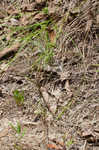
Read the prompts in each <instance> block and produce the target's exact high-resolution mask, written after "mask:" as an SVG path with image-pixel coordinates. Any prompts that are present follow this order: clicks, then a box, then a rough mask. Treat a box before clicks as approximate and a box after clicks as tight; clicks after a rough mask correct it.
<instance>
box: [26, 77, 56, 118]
mask: <svg viewBox="0 0 99 150" xmlns="http://www.w3.org/2000/svg"><path fill="white" fill-rule="evenodd" d="M26 78H27V79H28V80H29V81H30V82H33V83H34V84H35V85H36V87H37V89H38V91H39V94H40V97H41V98H43V102H44V104H45V107H46V108H47V109H48V111H49V112H50V113H51V114H52V116H54V114H53V112H52V111H51V110H50V106H49V105H48V104H47V102H46V100H45V98H44V96H43V94H42V91H41V87H40V84H39V83H37V81H33V80H31V79H30V78H29V77H26Z"/></svg>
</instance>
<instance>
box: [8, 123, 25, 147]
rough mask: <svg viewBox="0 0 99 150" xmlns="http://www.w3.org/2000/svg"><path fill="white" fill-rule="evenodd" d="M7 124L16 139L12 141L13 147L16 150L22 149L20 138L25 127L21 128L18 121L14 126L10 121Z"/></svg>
mask: <svg viewBox="0 0 99 150" xmlns="http://www.w3.org/2000/svg"><path fill="white" fill-rule="evenodd" d="M9 125H10V127H11V128H12V130H13V131H14V132H15V139H16V140H15V141H14V148H15V149H16V150H22V149H23V148H22V144H21V139H22V138H23V137H24V135H25V131H26V129H25V128H24V129H23V130H22V127H21V124H20V123H19V122H17V125H16V126H14V125H13V124H12V123H10V124H9Z"/></svg>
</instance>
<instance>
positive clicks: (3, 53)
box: [0, 43, 20, 59]
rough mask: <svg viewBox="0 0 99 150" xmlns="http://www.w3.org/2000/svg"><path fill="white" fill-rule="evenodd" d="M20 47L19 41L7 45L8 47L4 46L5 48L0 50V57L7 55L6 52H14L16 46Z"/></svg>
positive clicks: (16, 48)
mask: <svg viewBox="0 0 99 150" xmlns="http://www.w3.org/2000/svg"><path fill="white" fill-rule="evenodd" d="M19 47H20V44H19V43H15V44H14V45H12V46H11V47H9V48H7V47H6V48H5V49H3V50H2V51H0V59H1V58H2V57H4V56H5V55H7V54H8V53H10V52H13V51H14V52H16V51H17V50H18V48H19Z"/></svg>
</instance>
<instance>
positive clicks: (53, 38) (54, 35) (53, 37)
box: [48, 30, 56, 43]
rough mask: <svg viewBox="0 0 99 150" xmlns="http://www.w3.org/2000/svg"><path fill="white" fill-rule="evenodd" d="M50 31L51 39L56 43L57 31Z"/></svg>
mask: <svg viewBox="0 0 99 150" xmlns="http://www.w3.org/2000/svg"><path fill="white" fill-rule="evenodd" d="M48 33H49V38H50V41H51V42H52V43H55V39H56V34H55V31H54V30H49V31H48Z"/></svg>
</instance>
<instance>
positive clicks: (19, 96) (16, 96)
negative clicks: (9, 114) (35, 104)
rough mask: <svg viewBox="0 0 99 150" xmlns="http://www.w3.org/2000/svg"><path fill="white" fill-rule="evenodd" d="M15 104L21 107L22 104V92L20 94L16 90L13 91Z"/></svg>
mask: <svg viewBox="0 0 99 150" xmlns="http://www.w3.org/2000/svg"><path fill="white" fill-rule="evenodd" d="M13 95H14V99H15V102H16V104H17V105H18V106H20V105H23V103H24V92H23V91H22V92H20V91H18V90H14V92H13Z"/></svg>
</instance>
